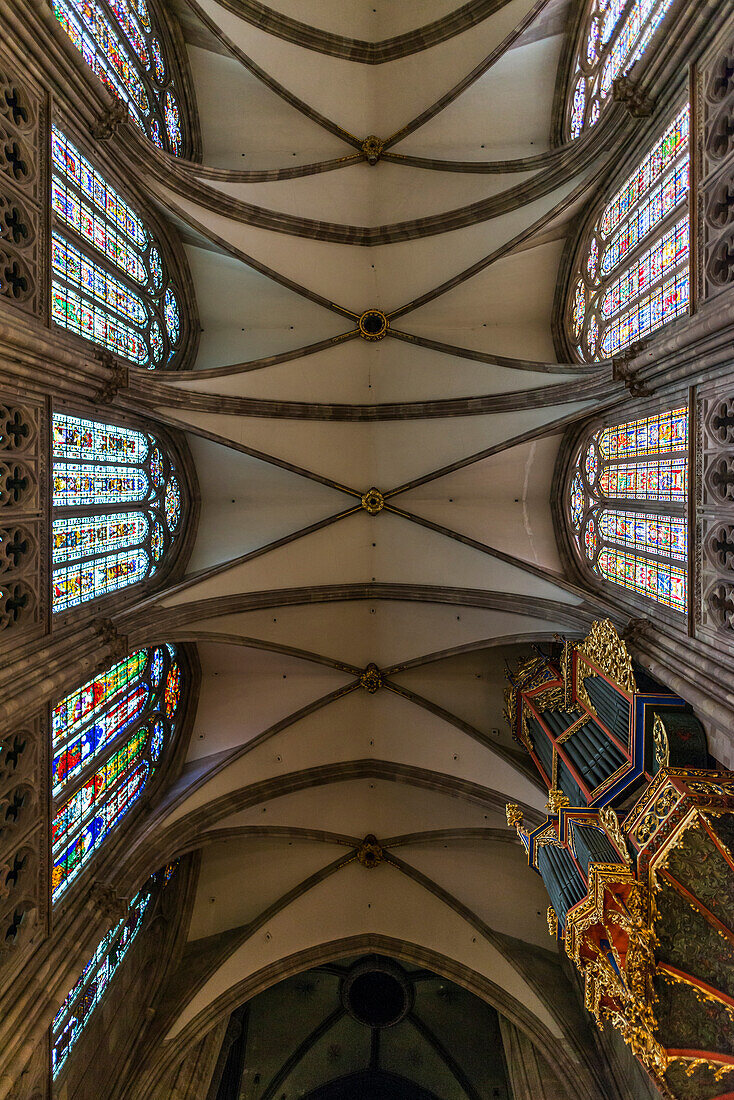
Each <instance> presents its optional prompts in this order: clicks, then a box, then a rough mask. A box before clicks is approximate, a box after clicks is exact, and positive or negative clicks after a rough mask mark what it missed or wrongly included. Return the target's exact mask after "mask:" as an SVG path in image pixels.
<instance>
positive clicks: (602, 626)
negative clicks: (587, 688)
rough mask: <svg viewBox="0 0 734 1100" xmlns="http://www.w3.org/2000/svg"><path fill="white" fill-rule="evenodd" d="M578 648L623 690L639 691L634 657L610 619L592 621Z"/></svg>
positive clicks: (632, 692)
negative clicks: (585, 636)
mask: <svg viewBox="0 0 734 1100" xmlns="http://www.w3.org/2000/svg"><path fill="white" fill-rule="evenodd" d="M576 649H577V651H578V653H580V654H583V655H584V656H586V657H588V658H589V660H590V661H591V662H592V663H593V664H595V665H596V667H597V668H598V669H599V670H600V671H601V672H603V673H604V675H605V676H608V677H609V679H610V680H611V681H612V682H613V683H615V684H617V685H618V686H619V687H621V688H622V690H623V691H628V692H630V693H631V694H634V692H636V691H637V684H636V683H635V674H634V671H633V669H632V659H631V657H630V655H629V653H628V652H627V646H626V645H625V644H624V642H623V641H622V639H621V638H620V637H619V635H618V634H617V631H616V630H615V629H614V625H613V624H612V622H611V620H610V619H598V620H597V621H596V622H594V623H592V625H591V630H590V631H589V635H588V637H587V638H586V639H585V640H584V641H583V642H581V643H580V644H579V645H578V646H577V647H576ZM576 678H577V681H578V680H579V679H580V677H579V675H578V673H577V677H576ZM577 689H578V683H577Z"/></svg>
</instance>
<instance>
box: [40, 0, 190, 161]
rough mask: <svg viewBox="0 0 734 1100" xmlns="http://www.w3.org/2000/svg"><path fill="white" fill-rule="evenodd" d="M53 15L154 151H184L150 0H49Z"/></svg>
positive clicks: (171, 77) (171, 76) (176, 103)
mask: <svg viewBox="0 0 734 1100" xmlns="http://www.w3.org/2000/svg"><path fill="white" fill-rule="evenodd" d="M52 4H53V10H54V13H55V15H56V18H57V19H58V20H59V22H60V24H61V26H62V27H63V28H64V30H65V31H66V33H67V34H68V36H69V38H70V39H71V41H72V42H73V44H74V46H76V48H77V50H79V53H80V54H81V55H82V57H83V58H84V60H85V61H86V63H87V65H89V67H90V68H91V69H92V71H93V72H94V73H96V75H97V76H98V77H99V78H100V80H101V81H102V82H103V84H105V85H106V87H107V88H108V89H109V90H110V91H111V92H112V93H113V95H115V96H117V97H118V99H121V100H122V102H123V103H125V104H126V106H127V109H128V112H129V114H130V117H131V118H132V120H133V121H134V122H135V123H136V125H137V126H138V127H139V128H140V129H141V130H142V131H143V133H144V134H146V135H147V136H148V137H149V138H150V139H151V141H153V142H154V143H155V144H156V145H157V146H158V148H159V149H164V150H166V152H170V153H173V154H174V155H175V156H181V155H182V154H183V152H184V139H183V135H182V122H181V111H180V108H179V97H178V93H177V90H176V80H175V74H174V71H173V66H172V64H171V61H170V59H168V58H167V57H166V56H165V51H164V47H163V44H162V35H161V28H160V27H159V26H157V24H156V19H155V13H154V11H152V7H151V5H150V4H149V0H52Z"/></svg>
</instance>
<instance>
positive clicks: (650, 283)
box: [567, 104, 690, 361]
mask: <svg viewBox="0 0 734 1100" xmlns="http://www.w3.org/2000/svg"><path fill="white" fill-rule="evenodd" d="M689 128H690V108H689V105H688V104H685V105H684V107H683V108H681V110H680V111H679V112H678V114H677V115H676V117H675V119H674V120H673V122H672V123H671V124H670V125H669V126H668V127H667V129H666V130H665V132H664V133H663V135H662V137H660V138H659V139H658V140H657V141H656V142H655V144H654V145H653V147H652V149H651V150H650V152H649V153H648V154H647V155H646V156H645V157H644V158H643V160H642V161H641V162H640V164H639V165H638V166H637V168H636V169H635V171H634V172H633V173H632V174H631V175H630V176H629V177H628V178H627V180H626V181H625V183H624V184H623V185H622V187H621V188H620V189H619V190H618V191H617V192H616V194H615V195H614V196H613V197H612V199H611V200H610V202H609V203H608V204H607V205H606V207H605V208H604V210H603V211H602V213H601V215H600V217H599V218H598V219H597V221H596V224H595V225H593V226H592V227H591V229H590V231H589V233H588V237H587V241H588V243H587V244H586V245H585V248H584V247H581V248H580V249H579V255H578V258H577V265H578V266H577V269H576V275H575V277H574V280H573V281H572V283H571V284H570V286H571V288H572V290H571V291H570V292H569V293H570V299H569V302H570V304H569V306H568V315H567V330H568V335H569V338H570V341H571V342H572V343H573V345H574V346H575V347H577V348H579V358H581V359H585V360H587V361H589V360H594V359H597V358H609V357H611V356H613V355H616V354H617V353H618V352H620V351H622V350H623V349H624V348H626V347H629V346H630V344H633V343H634V342H635V341H636V340H639V339H642V338H643V337H645V336H648V335H650V333H652V332H654V331H655V330H656V329H658V328H660V327H661V326H662V325H665V324H667V323H668V322H669V321H673V320H675V319H676V318H677V317H680V316H682V315H683V314H685V313H686V312H687V311H688V304H689V293H690V288H689V271H688V266H689V219H688V213H687V212H686V210H685V207H686V205H687V202H688V194H689V150H688V138H689ZM673 218H675V221H673V220H672V219H673ZM671 222H672V224H671ZM580 296H583V301H584V303H585V313H586V340H585V343H582V342H581V341H580V339H579V328H578V302H579V298H580Z"/></svg>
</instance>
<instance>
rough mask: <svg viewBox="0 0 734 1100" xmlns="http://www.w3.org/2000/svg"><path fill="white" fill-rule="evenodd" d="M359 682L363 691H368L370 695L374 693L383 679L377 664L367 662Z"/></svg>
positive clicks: (380, 685)
mask: <svg viewBox="0 0 734 1100" xmlns="http://www.w3.org/2000/svg"><path fill="white" fill-rule="evenodd" d="M359 682H360V685H361V686H362V687H363V688H364V689H365V691H368V692H369V693H370V695H374V694H375V692H376V691H379V690H380V688H381V687H382V685H383V682H384V681H383V679H382V673H381V672H380V670H379V668H378V667H377V665H375V664H369V665H367V668H366V669H365V670H364V672H363V673H362V675H361V676H360V678H359Z"/></svg>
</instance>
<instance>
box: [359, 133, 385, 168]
mask: <svg viewBox="0 0 734 1100" xmlns="http://www.w3.org/2000/svg"><path fill="white" fill-rule="evenodd" d="M384 145H385V143H384V141H380V139H379V138H378V137H377V135H376V134H370V135H369V137H366V138H365V139H364V141H363V142H362V152H363V153H364V155H365V156H366V157H367V163H368V164H377V162H378V160H379V159H380V157H381V156H382V150H383V148H384Z"/></svg>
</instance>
